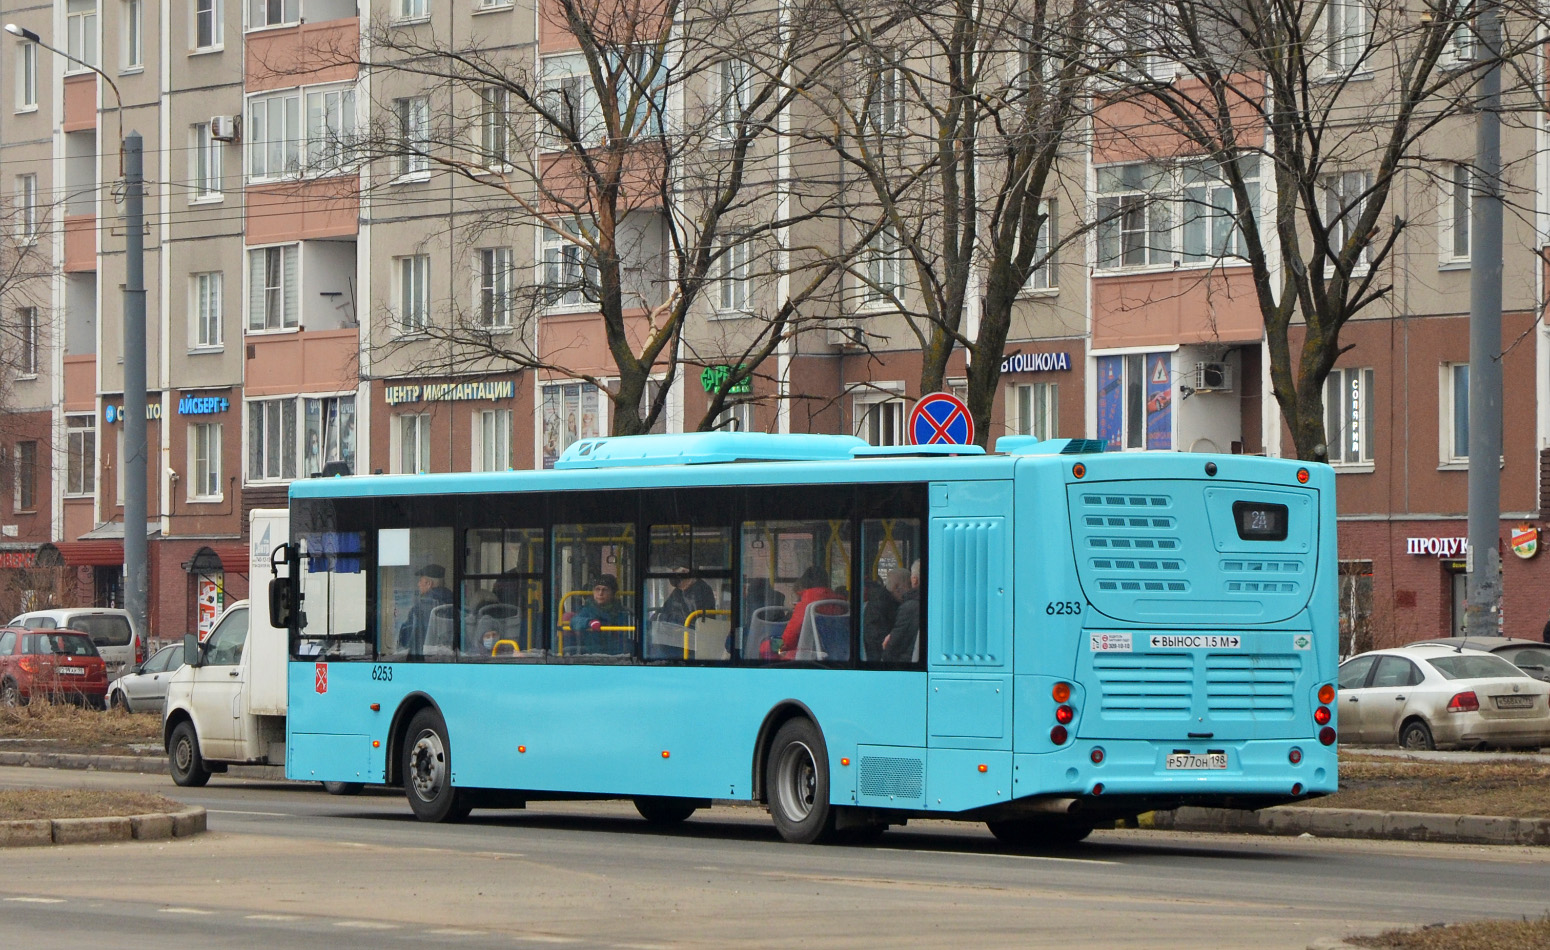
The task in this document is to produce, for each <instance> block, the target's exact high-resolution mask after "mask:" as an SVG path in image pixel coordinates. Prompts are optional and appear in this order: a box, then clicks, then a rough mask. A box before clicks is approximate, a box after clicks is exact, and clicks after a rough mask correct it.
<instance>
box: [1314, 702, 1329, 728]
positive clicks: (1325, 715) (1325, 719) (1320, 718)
mask: <svg viewBox="0 0 1550 950" xmlns="http://www.w3.org/2000/svg"><path fill="white" fill-rule="evenodd" d="M1313 721H1314V722H1316V723H1318V724H1319V725H1321V726H1327V725H1329V707H1328V706H1320V707H1319V708H1317V709H1315V710H1314V711H1313Z"/></svg>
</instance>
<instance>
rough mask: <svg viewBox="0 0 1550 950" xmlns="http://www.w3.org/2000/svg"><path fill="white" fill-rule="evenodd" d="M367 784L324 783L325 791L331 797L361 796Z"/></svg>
mask: <svg viewBox="0 0 1550 950" xmlns="http://www.w3.org/2000/svg"><path fill="white" fill-rule="evenodd" d="M365 787H366V783H365V782H324V783H323V791H325V792H327V793H328V794H330V795H359V794H360V793H361V789H363V788H365Z"/></svg>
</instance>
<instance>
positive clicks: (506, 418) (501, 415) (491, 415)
mask: <svg viewBox="0 0 1550 950" xmlns="http://www.w3.org/2000/svg"><path fill="white" fill-rule="evenodd" d="M473 432H474V445H473V463H474V464H473V470H474V471H476V472H504V471H507V470H508V469H510V468H511V410H510V409H487V410H484V411H482V412H476V413H474V419H473Z"/></svg>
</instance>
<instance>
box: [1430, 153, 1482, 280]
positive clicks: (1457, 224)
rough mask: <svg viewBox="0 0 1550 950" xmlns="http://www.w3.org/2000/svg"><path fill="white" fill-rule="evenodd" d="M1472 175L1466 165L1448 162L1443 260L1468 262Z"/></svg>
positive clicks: (1445, 186)
mask: <svg viewBox="0 0 1550 950" xmlns="http://www.w3.org/2000/svg"><path fill="white" fill-rule="evenodd" d="M1473 194H1474V175H1473V174H1472V173H1471V170H1470V167H1469V166H1468V165H1449V166H1448V178H1447V180H1446V181H1445V182H1444V183H1443V188H1442V208H1441V211H1440V214H1439V218H1440V220H1441V221H1442V262H1443V263H1444V264H1467V263H1469V213H1470V207H1471V205H1472V204H1473Z"/></svg>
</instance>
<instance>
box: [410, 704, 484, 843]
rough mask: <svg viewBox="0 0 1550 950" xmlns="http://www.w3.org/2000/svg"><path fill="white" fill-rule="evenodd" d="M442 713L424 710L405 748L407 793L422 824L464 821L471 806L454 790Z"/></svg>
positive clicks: (412, 726) (417, 716)
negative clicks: (423, 822)
mask: <svg viewBox="0 0 1550 950" xmlns="http://www.w3.org/2000/svg"><path fill="white" fill-rule="evenodd" d="M449 749H450V746H449V744H448V742H447V724H446V722H444V721H443V720H442V718H441V713H439V712H437V711H436V710H434V709H422V710H420V711H419V712H417V713H415V714H414V718H413V719H412V720H410V722H409V742H408V744H406V745H405V746H404V791H405V793H406V794H407V795H408V797H409V807H410V808H412V809H414V816H415V817H416V818H418V819H420V820H421V821H462V820H463V819H464V818H467V817H468V813H469V811H470V810H471V809H472V806H471V805H469V804H468V802H467V796H465V795H463V794H462V793H461V792H459V791H458V790H457V789H456V788H453V787H452V756H451V754H450V751H449Z"/></svg>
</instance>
